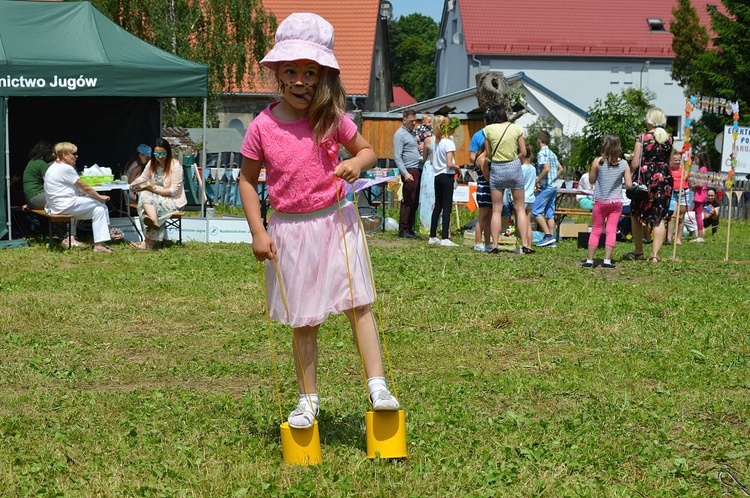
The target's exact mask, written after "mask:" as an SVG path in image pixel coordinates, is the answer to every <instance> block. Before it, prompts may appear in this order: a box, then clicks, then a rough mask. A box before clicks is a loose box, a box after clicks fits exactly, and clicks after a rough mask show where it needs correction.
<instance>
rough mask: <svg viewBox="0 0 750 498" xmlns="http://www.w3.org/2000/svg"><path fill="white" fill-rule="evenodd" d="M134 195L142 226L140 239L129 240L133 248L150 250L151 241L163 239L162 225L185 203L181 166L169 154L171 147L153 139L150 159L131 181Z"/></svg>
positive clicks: (151, 246)
mask: <svg viewBox="0 0 750 498" xmlns="http://www.w3.org/2000/svg"><path fill="white" fill-rule="evenodd" d="M130 189H131V190H132V191H137V192H140V195H139V196H138V217H139V218H140V219H141V226H142V227H143V234H144V237H143V238H144V241H143V242H139V243H136V242H131V243H130V245H132V246H133V247H134V248H136V249H152V248H153V244H154V242H155V241H156V242H161V241H162V240H164V232H165V229H164V224H165V222H166V220H168V219H169V218H170V217H171V216H172V215H173V214H174V213H176V212H178V211H179V210H180V209H182V207H183V206H185V204H187V198H186V197H185V190H184V188H183V186H182V165H181V164H180V162H179V161H177V160H176V159H174V158H173V157H172V146H171V145H169V142H167V141H166V140H164V139H163V138H157V139H156V141H155V142H154V146H153V147H152V148H151V160H150V161H149V162H148V164H146V167H145V168H144V170H143V173H141V175H140V176H139V177H138V178H136V179H135V180H134V181H133V182H132V183H131V184H130Z"/></svg>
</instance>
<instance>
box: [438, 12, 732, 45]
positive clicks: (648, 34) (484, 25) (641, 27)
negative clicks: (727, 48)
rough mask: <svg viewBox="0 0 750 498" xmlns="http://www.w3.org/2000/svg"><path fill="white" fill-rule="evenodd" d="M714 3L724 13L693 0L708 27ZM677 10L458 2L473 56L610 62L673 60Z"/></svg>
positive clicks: (466, 42) (466, 39) (465, 39)
mask: <svg viewBox="0 0 750 498" xmlns="http://www.w3.org/2000/svg"><path fill="white" fill-rule="evenodd" d="M710 4H714V5H716V4H718V7H719V9H720V10H721V11H724V9H723V8H722V7H723V6H722V4H721V2H719V1H718V0H709V1H704V0H693V5H694V6H695V8H696V10H697V11H698V16H699V17H700V19H701V24H702V25H704V26H706V27H709V26H710V20H709V15H708V13H707V12H706V6H707V5H710ZM676 5H677V2H676V0H628V1H615V0H535V1H533V2H522V3H520V4H519V2H518V1H517V0H513V1H511V0H460V1H459V2H458V8H459V9H460V13H461V22H462V24H463V36H464V43H465V44H466V50H467V52H468V54H469V55H566V56H606V57H617V56H622V57H674V52H673V51H672V34H671V33H670V32H669V24H670V23H671V22H672V19H673V16H672V10H673V9H674V8H675V7H676ZM648 19H660V20H661V21H662V22H663V24H664V29H665V31H662V32H654V31H652V30H651V29H650V28H649V23H648ZM446 34H447V35H448V36H451V34H450V33H446Z"/></svg>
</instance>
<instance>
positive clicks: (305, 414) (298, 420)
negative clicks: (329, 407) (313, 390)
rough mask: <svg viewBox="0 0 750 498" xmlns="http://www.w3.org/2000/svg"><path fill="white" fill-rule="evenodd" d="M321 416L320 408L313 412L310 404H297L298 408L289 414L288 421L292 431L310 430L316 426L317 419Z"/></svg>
mask: <svg viewBox="0 0 750 498" xmlns="http://www.w3.org/2000/svg"><path fill="white" fill-rule="evenodd" d="M319 414H320V408H317V407H316V408H315V411H314V412H313V410H312V408H310V405H309V404H307V403H303V402H300V403H298V404H297V408H295V409H294V411H293V412H292V413H290V414H289V417H288V418H287V421H288V422H289V427H291V428H292V429H309V428H310V427H312V426H313V424H315V419H317V418H318V415H319Z"/></svg>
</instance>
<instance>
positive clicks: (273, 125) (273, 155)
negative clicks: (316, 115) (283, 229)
mask: <svg viewBox="0 0 750 498" xmlns="http://www.w3.org/2000/svg"><path fill="white" fill-rule="evenodd" d="M276 105H278V102H276V103H273V104H271V105H269V106H268V107H266V108H265V109H263V112H261V113H260V114H259V115H258V116H256V117H255V119H253V121H252V122H251V123H250V126H248V127H247V132H246V133H245V140H244V141H243V142H242V155H243V156H245V157H247V158H248V159H254V160H257V161H262V162H263V163H264V164H265V168H266V186H267V188H268V199H269V201H270V203H271V207H272V208H273V209H274V210H275V211H279V212H282V213H310V212H312V211H317V210H319V209H323V208H326V207H328V206H331V205H332V204H334V203H335V202H336V200H337V197H338V198H341V199H343V198H344V196H345V195H346V194H345V187H344V186H345V184H344V181H343V180H341V179H340V178H335V177H334V176H333V170H334V169H335V168H336V164H337V163H338V158H330V157H328V152H327V149H326V148H325V147H324V146H323V144H321V143H316V142H315V140H314V139H313V132H312V128H311V127H310V123H309V121H308V119H307V118H306V117H305V118H303V119H300V120H299V121H294V122H292V123H284V122H282V121H279V120H278V119H276V117H274V115H273V114H272V113H271V109H273V108H274V107H275V106H276ZM356 133H357V125H355V124H354V122H353V121H352V120H351V119H350V118H349V117H348V116H343V117H342V118H341V120H340V122H339V125H338V127H336V128H335V129H334V130H333V133H332V134H331V137H330V138H331V140H332V141H333V142H336V143H347V142H349V141H350V140H351V139H352V138H353V137H354V136H355V135H356ZM334 178H335V185H336V186H337V188H338V190H339V192H338V196H337V194H336V190H335V188H334Z"/></svg>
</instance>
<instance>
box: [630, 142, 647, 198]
mask: <svg viewBox="0 0 750 498" xmlns="http://www.w3.org/2000/svg"><path fill="white" fill-rule="evenodd" d="M642 166H643V137H641V160H640V161H639V162H638V179H637V180H635V181H633V186H632V187H630V188H629V189H627V190H625V196H626V197H627V198H628V199H630V200H631V201H633V202H640V201H645V200H646V199H648V186H647V185H644V184H643V183H641V167H642Z"/></svg>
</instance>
